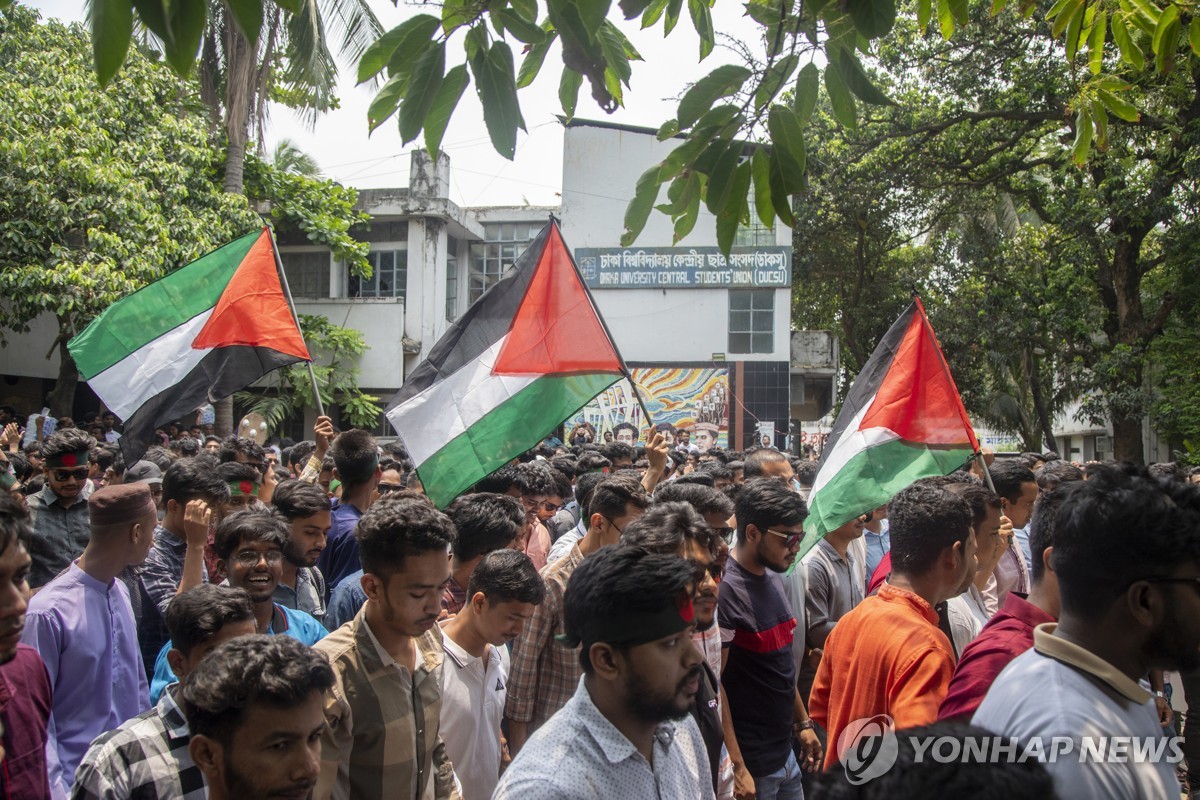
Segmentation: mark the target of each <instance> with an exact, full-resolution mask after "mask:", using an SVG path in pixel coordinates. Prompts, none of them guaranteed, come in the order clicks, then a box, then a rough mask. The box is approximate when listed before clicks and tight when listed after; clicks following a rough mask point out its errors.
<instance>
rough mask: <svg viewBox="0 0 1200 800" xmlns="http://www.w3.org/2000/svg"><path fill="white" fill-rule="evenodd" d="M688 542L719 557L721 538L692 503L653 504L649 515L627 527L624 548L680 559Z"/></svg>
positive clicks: (623, 540) (647, 513)
mask: <svg viewBox="0 0 1200 800" xmlns="http://www.w3.org/2000/svg"><path fill="white" fill-rule="evenodd" d="M687 542H699V543H700V546H701V547H703V548H705V549H706V550H708V551H709V552H710V553H711V554H712V557H713V558H716V557H717V536H716V534H715V533H713V532H712V530H711V529H710V528H709V527H708V525H707V524H705V522H704V517H702V516H700V515H699V514H698V513H696V510H695V509H694V508H692V506H691V505H689V504H688V503H682V502H677V503H660V502H658V501H657V500H656V501H655V502H653V503H651V504H650V507H649V508H647V509H646V513H645V514H642V515H641V516H640V517H638V518H637V519H635V520H634V521H633V522H631V523H629V524H628V525H626V526H625V530H624V531H622V532H621V544H623V545H632V546H634V547H641V548H643V549H644V550H648V551H649V552H651V553H668V554H671V555H679V550H680V548H682V547H683V546H684V544H685V543H687Z"/></svg>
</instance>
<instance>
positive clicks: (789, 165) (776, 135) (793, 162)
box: [767, 106, 808, 194]
mask: <svg viewBox="0 0 1200 800" xmlns="http://www.w3.org/2000/svg"><path fill="white" fill-rule="evenodd" d="M767 130H768V131H770V133H771V145H772V147H773V154H774V155H775V157H776V162H777V163H778V164H779V178H780V182H781V185H782V187H783V189H784V191H786V192H787V193H788V194H796V193H798V192H800V191H801V190H802V189H803V188H804V171H805V169H806V168H807V161H808V155H807V149H806V147H805V145H804V131H803V129H802V128H801V125H800V118H799V117H798V116H796V112H795V111H792V110H791V109H790V108H787V107H786V106H771V113H770V115H769V116H768V117H767Z"/></svg>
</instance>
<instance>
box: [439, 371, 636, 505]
mask: <svg viewBox="0 0 1200 800" xmlns="http://www.w3.org/2000/svg"><path fill="white" fill-rule="evenodd" d="M619 379H620V376H619V375H610V374H599V375H595V374H593V375H547V376H544V377H541V378H538V379H537V380H535V381H534V382H533V383H531V384H530V385H529V386H527V387H525V388H524V389H522V390H521V391H520V392H518V393H517V394H516V395H514V396H513V397H512V398H511V399H509V400H507V401H505V402H504V403H501V404H500V405H498V406H496V408H494V409H492V410H491V411H489V412H488V413H487V414H485V415H483V417H482V418H480V419H479V420H478V421H477V422H475V423H474V424H473V425H471V427H469V428H467V430H466V431H464V432H463V433H461V434H459V435H458V436H456V437H454V438H453V439H451V440H450V441H449V442H447V443H446V445H445V446H444V447H443V448H442V449H441V450H438V451H437V452H436V453H434V454H433V455H431V456H430V457H429V458H427V459H426V460H425V461H423V462H421V463H420V464H418V465H417V474H418V475H419V476H420V478H421V483H422V485H424V487H425V493H426V494H427V495H429V497H430V499H432V500H433V502H434V503H435V504H437V506H438V508H444V507H445V506H447V505H448V504H449V503H450V501H451V500H453V499H454V498H455V497H457V496H458V495H459V493H461V492H462V491H463V490H464V489H466V488H467V487H469V486H471V484H473V483H475V482H477V481H478V480H479V479H480V478H483V477H485V476H487V475H489V474H491V473H492V472H494V471H495V470H497V469H498V468H500V467H502V466H504V464H506V463H508V461H510V460H511V459H512V454H513V453H521V452H524V451H525V450H528V449H529V448H531V447H533V446H534V445H536V444H537V443H538V442H540V441H542V439H544V438H546V436H547V435H548V434H549V433H550V432H551V431H552V430H553V429H554V427H555V426H556V425H560V424H561V423H562V421H563V420H564V419H566V418H567V417H569V416H571V415H572V414H574V413H575V412H576V411H578V410H579V409H580V408H582V407H583V406H585V405H587V403H588V401H589V400H591V399H592V398H593V397H595V396H596V395H598V394H600V392H602V391H604V390H605V389H607V388H608V387H609V386H612V385H613V384H614V383H616V381H617V380H619Z"/></svg>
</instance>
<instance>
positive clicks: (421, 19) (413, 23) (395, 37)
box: [358, 14, 441, 83]
mask: <svg viewBox="0 0 1200 800" xmlns="http://www.w3.org/2000/svg"><path fill="white" fill-rule="evenodd" d="M439 25H441V22H440V21H439V20H438V19H437V17H433V16H430V15H429V14H417V15H416V16H415V17H412V18H410V19H407V20H405V21H404V22H403V23H401V24H400V25H397V26H396V27H395V28H392V29H391V30H390V31H388V32H387V33H385V34H384V35H383V36H380V37H379V38H378V39H376V40H375V41H374V42H372V43H371V46H370V47H368V48H367V50H366V52H365V53H363V55H362V58H360V59H359V60H358V82H359V83H363V82H364V81H369V80H371V78H374V77H375V76H376V75H378V74H379V73H380V72H381V71H382V70H383V68H384V67H386V66H387V65H388V63H389V62H390V61H391V60H392V56H393V55H394V54H395V53H396V52H397V50H400V52H402V53H406V54H407V53H408V52H409V51H410V50H412V49H413V45H414V44H415V43H416V42H418V41H422V40H424V41H426V42H427V41H429V39H430V37H431V36H433V34H434V32H435V31H436V30H437V29H438V26H439ZM401 48H403V49H401Z"/></svg>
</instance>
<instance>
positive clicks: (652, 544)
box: [621, 484, 725, 793]
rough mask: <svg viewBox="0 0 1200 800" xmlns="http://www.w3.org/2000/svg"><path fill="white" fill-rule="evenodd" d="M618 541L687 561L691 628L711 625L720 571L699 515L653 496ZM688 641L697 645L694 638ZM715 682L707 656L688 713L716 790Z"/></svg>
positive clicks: (721, 740)
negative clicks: (688, 565)
mask: <svg viewBox="0 0 1200 800" xmlns="http://www.w3.org/2000/svg"><path fill="white" fill-rule="evenodd" d="M685 485H686V484H685ZM701 488H708V487H701ZM621 544H622V545H629V546H633V547H640V548H642V549H643V550H646V551H648V552H651V553H662V554H663V555H673V556H679V557H680V558H682V559H684V560H686V561H687V562H688V563H689V564H690V565H691V567H692V586H693V598H692V600H693V608H694V611H695V624H696V628H695V632H700V631H705V630H709V629H711V628H712V627H713V625H714V624H715V623H716V616H717V595H718V591H719V588H720V585H721V577H722V575H723V573H724V570H723V569H722V568H721V565H720V564H718V563H717V551H718V546H719V544H720V542H719V539H718V537H717V535H716V534H715V533H713V531H712V529H711V528H709V526H708V525H707V524H705V522H704V518H703V517H701V516H700V515H699V514H697V513H696V511H695V510H694V509H693V508H692V507H691V506H690V505H688V504H687V503H684V502H674V503H672V502H665V503H664V502H659V501H658V500H657V498H656V499H655V502H654V503H652V504H651V505H650V507H649V508H648V509H646V513H645V514H643V515H642V516H641V517H639V518H637V519H635V520H634V521H633V522H631V523H630V524H629V526H628V527H627V528H625V532H624V533H622V534H621ZM693 643H695V644H697V646H699V644H698V643H696V642H695V637H694V636H693ZM702 655H703V653H702ZM719 686H720V684H719V682H718V680H717V676H716V674H715V673H714V672H713V669H712V667H710V666H709V665H708V663H707V658H706V659H705V660H704V661H702V662H701V672H700V682H699V688H698V689H697V691H696V702H695V704H694V705H693V706H692V707H691V715H692V718H693V719H695V720H696V725H697V726H699V728H700V736H701V738H703V740H704V748H705V750H707V751H708V766H709V776H708V777H709V778H710V780H711V781H712V786H713V791H714V792H718V793H719V786H718V784H719V783H720V770H721V747H722V745H724V744H725V731H724V728H723V726H722V725H721V706H720V700H719V697H720V692H719V688H718V687H719Z"/></svg>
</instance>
